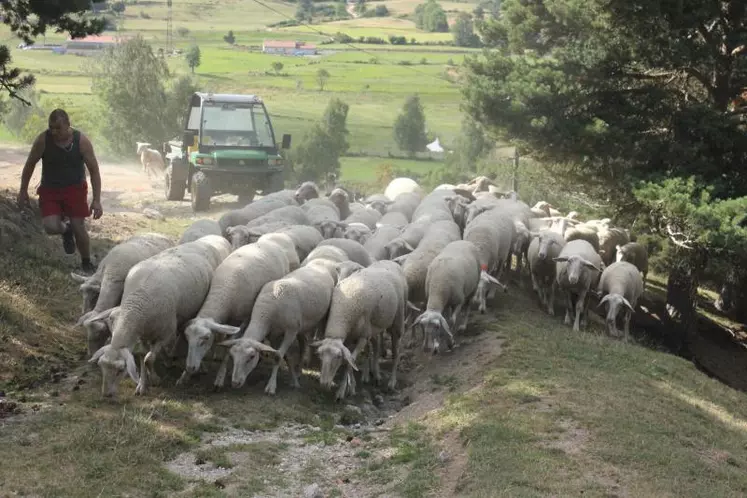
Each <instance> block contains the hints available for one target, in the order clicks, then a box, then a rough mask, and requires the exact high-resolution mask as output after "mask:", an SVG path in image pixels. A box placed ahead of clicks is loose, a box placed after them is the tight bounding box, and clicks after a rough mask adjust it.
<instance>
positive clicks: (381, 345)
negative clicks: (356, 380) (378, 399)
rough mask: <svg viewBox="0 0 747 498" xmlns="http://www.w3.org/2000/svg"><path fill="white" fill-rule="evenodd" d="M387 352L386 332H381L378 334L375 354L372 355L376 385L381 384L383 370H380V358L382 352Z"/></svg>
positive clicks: (372, 368)
mask: <svg viewBox="0 0 747 498" xmlns="http://www.w3.org/2000/svg"><path fill="white" fill-rule="evenodd" d="M382 349H383V350H385V351H386V347H384V331H383V330H381V331H380V332H379V334H378V339H377V340H376V342H375V346H374V354H373V355H371V370H373V381H374V385H379V384H380V383H381V369H380V368H379V358H380V357H381V350H382Z"/></svg>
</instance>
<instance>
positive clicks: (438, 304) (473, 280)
mask: <svg viewBox="0 0 747 498" xmlns="http://www.w3.org/2000/svg"><path fill="white" fill-rule="evenodd" d="M482 273H484V272H482ZM480 274H481V269H480V252H479V250H478V249H477V247H476V246H475V245H474V244H473V243H472V242H470V241H468V240H456V241H454V242H451V243H449V244H448V245H447V246H446V247H444V249H443V250H442V251H441V252H440V253H439V254H438V255H437V256H436V257H435V258H434V259H433V261H432V262H431V263H430V264H429V265H428V272H427V275H426V278H425V287H426V294H427V296H428V302H427V304H426V310H425V312H423V314H421V315H420V316H419V317H417V318H416V319H415V321H414V322H413V327H415V326H417V325H420V326H421V327H422V328H423V350H424V351H426V352H436V351H438V350H439V347H440V338H441V337H444V336H445V337H446V344H447V346H448V348H449V349H450V350H451V349H452V348H453V347H454V336H453V334H452V332H451V328H450V327H449V323H448V320H447V319H446V318H444V314H449V315H450V316H451V326H452V327H453V328H454V329H455V330H456V331H458V332H463V331H464V330H465V329H466V328H467V322H468V321H469V312H470V305H469V303H470V301H471V300H472V298H473V297H475V295H476V293H477V285H478V283H479V282H480ZM491 278H492V277H491ZM462 312H463V319H462V321H461V323H460V321H459V318H460V313H462Z"/></svg>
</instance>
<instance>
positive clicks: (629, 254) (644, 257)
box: [615, 242, 648, 287]
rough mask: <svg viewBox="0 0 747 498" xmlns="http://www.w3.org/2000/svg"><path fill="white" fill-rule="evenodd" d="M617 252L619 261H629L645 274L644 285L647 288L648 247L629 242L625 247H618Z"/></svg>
mask: <svg viewBox="0 0 747 498" xmlns="http://www.w3.org/2000/svg"><path fill="white" fill-rule="evenodd" d="M615 249H616V250H617V259H616V260H617V261H627V262H628V263H632V264H634V265H635V266H636V268H638V270H639V271H640V272H641V273H643V285H644V287H645V286H646V278H647V276H648V250H647V249H646V246H644V245H642V244H640V243H638V242H628V243H627V244H625V245H622V246H621V245H618V246H617V247H616V248H615Z"/></svg>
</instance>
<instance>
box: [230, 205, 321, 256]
mask: <svg viewBox="0 0 747 498" xmlns="http://www.w3.org/2000/svg"><path fill="white" fill-rule="evenodd" d="M270 224H272V225H273V226H274V227H278V228H280V227H283V226H291V225H309V224H310V220H309V218H308V216H307V215H306V212H305V211H304V210H303V209H302V208H300V207H298V206H283V207H281V208H278V209H274V210H272V211H270V212H269V213H267V214H264V215H262V216H259V217H257V218H255V219H253V220H252V221H250V222H249V223H247V224H246V225H243V226H242V225H238V226H233V227H229V228H228V229H226V238H227V239H228V240H230V241H231V246H232V247H233V248H234V249H237V248H239V247H241V246H244V245H246V244H248V243H249V241H250V233H251V229H252V228H256V227H261V226H263V225H270Z"/></svg>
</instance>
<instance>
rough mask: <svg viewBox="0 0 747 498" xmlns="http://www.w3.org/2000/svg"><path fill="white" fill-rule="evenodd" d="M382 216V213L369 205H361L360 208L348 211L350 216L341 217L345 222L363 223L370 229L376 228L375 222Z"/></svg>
mask: <svg viewBox="0 0 747 498" xmlns="http://www.w3.org/2000/svg"><path fill="white" fill-rule="evenodd" d="M381 217H382V213H381V212H380V211H379V210H377V209H374V208H372V207H369V206H363V207H362V208H360V209H355V210H353V211H352V212H351V213H350V216H348V217H346V218H344V219H343V221H344V222H345V223H348V224H350V223H363V224H364V225H366V226H367V227H368V228H370V229H371V230H374V229H375V228H376V222H377V221H379V220H380V219H381Z"/></svg>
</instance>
